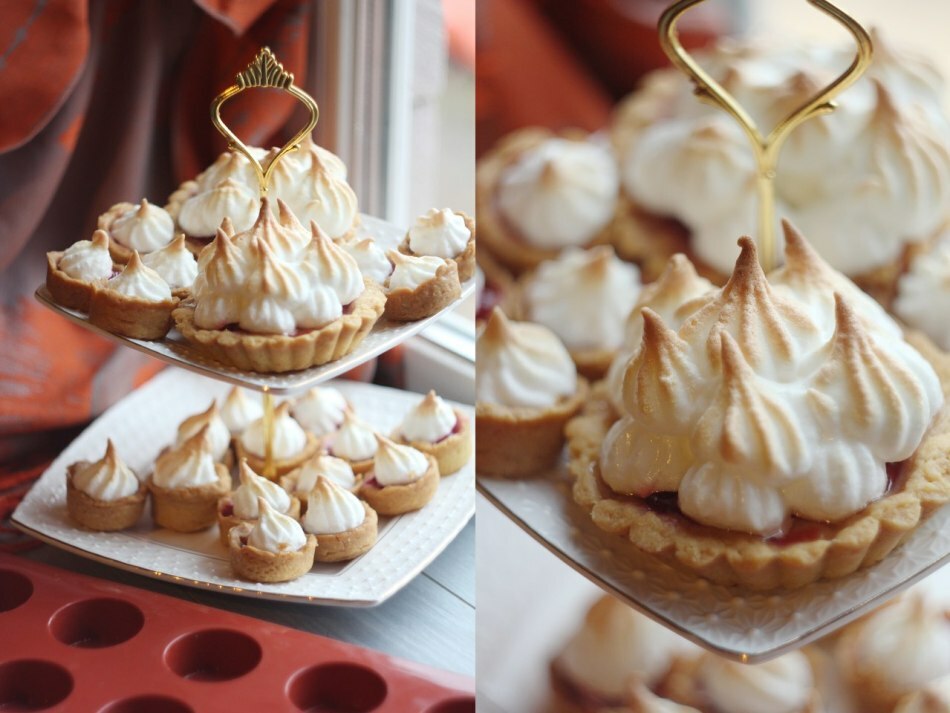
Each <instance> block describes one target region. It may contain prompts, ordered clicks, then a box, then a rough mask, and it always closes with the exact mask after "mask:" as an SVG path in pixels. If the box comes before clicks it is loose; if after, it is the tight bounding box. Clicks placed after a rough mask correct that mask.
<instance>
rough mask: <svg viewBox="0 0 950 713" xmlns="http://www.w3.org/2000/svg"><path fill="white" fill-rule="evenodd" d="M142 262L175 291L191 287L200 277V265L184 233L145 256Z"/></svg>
mask: <svg viewBox="0 0 950 713" xmlns="http://www.w3.org/2000/svg"><path fill="white" fill-rule="evenodd" d="M142 262H143V263H145V265H146V266H148V267H150V268H152V269H153V270H155V272H157V273H158V274H159V275H161V277H162V279H163V280H165V282H167V283H168V286H169V287H171V288H172V289H173V290H176V289H179V288H182V287H191V286H192V285H193V284H194V282H195V278H196V277H197V276H198V263H197V262H195V256H194V255H192V253H191V251H190V250H189V249H188V247H187V246H186V245H185V236H184V235H183V234H182V233H179V234H178V237H176V238H175V239H174V240H172V241H171V242H170V243H169V244H168V245H166V246H165V247H163V248H160V249H158V250H156V251H155V252H151V253H148V254H147V255H145V256H144V257H143V258H142Z"/></svg>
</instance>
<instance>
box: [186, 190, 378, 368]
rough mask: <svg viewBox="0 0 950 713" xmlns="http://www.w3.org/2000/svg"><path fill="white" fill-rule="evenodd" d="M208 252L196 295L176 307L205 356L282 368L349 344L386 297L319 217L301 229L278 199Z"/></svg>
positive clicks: (336, 353)
mask: <svg viewBox="0 0 950 713" xmlns="http://www.w3.org/2000/svg"><path fill="white" fill-rule="evenodd" d="M278 208H279V220H278V218H276V217H275V216H274V215H273V214H272V212H271V208H270V203H269V201H268V199H266V198H265V199H263V200H262V201H261V209H260V213H259V214H258V217H257V220H256V222H254V224H253V225H252V226H251V227H250V228H249V229H248V230H246V231H244V232H242V233H237V234H236V235H234V237H233V238H232V237H230V236H228V235H227V234H226V233H225V232H224V231H223V230H221V229H219V230H218V233H217V236H216V237H215V239H214V242H213V243H212V244H211V245H210V246H209V247H208V248H206V252H202V254H201V256H200V257H199V261H198V270H199V272H198V277H197V278H196V279H195V283H194V287H193V289H192V292H193V295H194V301H193V302H187V303H185V304H183V305H182V306H181V307H179V308H178V309H176V310H175V312H174V318H175V323H176V325H177V326H178V330H179V331H180V332H181V334H182V336H183V337H184V338H185V339H186V340H188V341H189V342H193V343H194V344H196V345H197V346H198V347H200V348H201V349H202V350H204V351H205V352H206V353H207V354H208V355H209V356H211V357H213V358H215V359H217V360H218V361H221V362H223V363H226V364H231V365H233V366H236V367H238V368H239V369H246V370H250V371H257V372H265V373H272V372H286V371H295V370H299V369H306V368H308V367H311V366H318V365H320V364H325V363H327V362H330V361H334V360H335V359H339V358H340V357H342V356H345V355H346V354H348V353H350V352H351V351H352V350H353V349H355V348H356V347H357V345H359V343H360V342H362V341H363V338H364V337H365V336H366V335H367V334H368V333H369V331H370V329H372V327H373V325H374V324H375V323H376V321H377V320H378V319H379V317H380V316H381V315H382V313H383V309H384V305H385V302H386V298H385V296H384V295H383V293H382V290H381V288H380V287H379V286H378V285H377V284H376V283H375V282H373V281H372V280H368V281H366V280H364V279H363V277H362V275H361V274H360V271H359V267H358V266H357V264H356V261H355V260H354V259H353V258H352V257H350V255H349V254H348V253H346V252H345V251H344V250H342V249H341V248H338V247H337V246H336V245H334V243H333V242H332V241H331V240H330V238H329V237H327V235H326V234H325V233H323V232H322V230H321V229H320V228H319V227H317V225H316V224H315V223H311V230H310V231H308V230H306V229H304V228H303V227H302V226H301V225H300V223H299V222H298V221H297V219H296V218H295V217H294V216H293V213H292V212H291V211H290V209H289V208H287V206H286V205H284V204H283V203H282V202H281V201H279V200H278Z"/></svg>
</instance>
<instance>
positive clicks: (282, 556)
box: [228, 523, 317, 582]
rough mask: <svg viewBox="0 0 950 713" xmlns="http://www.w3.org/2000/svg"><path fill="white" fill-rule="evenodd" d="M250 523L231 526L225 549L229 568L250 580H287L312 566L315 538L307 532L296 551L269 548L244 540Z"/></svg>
mask: <svg viewBox="0 0 950 713" xmlns="http://www.w3.org/2000/svg"><path fill="white" fill-rule="evenodd" d="M248 534H250V527H249V526H248V525H247V524H246V523H245V524H243V525H238V526H237V527H232V528H231V533H230V535H229V537H228V551H229V554H230V559H231V569H233V570H234V573H235V574H236V575H237V576H238V577H240V578H241V579H246V580H248V581H250V582H289V581H290V580H292V579H297V578H298V577H302V576H303V575H305V574H306V573H307V572H309V571H310V569H311V568H312V567H313V556H314V551H315V550H316V548H317V538H315V537H314V536H313V535H307V542H306V543H305V544H304V546H303V547H302V548H300V549H299V550H297V551H296V552H279V553H274V552H268V551H266V550H259V549H257V548H256V547H254V546H253V545H249V544H247V541H246V540H247V536H248Z"/></svg>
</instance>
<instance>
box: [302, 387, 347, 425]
mask: <svg viewBox="0 0 950 713" xmlns="http://www.w3.org/2000/svg"><path fill="white" fill-rule="evenodd" d="M349 410H350V405H349V403H347V401H346V397H344V396H343V394H341V393H340V391H339V390H337V389H334V388H332V387H329V386H325V387H314V388H312V389H310V391H308V392H307V393H306V394H304V395H303V396H302V397H301V398H299V399H297V401H295V402H294V404H293V408H292V411H293V415H294V418H296V419H297V420H298V421H299V422H300V425H301V426H303V427H304V428H305V429H307V430H308V431H309V432H310V433H312V434H314V435H315V436H325V435H327V434H329V433H333V432H334V431H336V430H337V429H338V428H340V426H341V425H342V424H343V417H344V415H345V414H346V412H347V411H349Z"/></svg>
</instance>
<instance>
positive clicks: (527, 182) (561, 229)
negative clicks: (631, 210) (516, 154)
mask: <svg viewBox="0 0 950 713" xmlns="http://www.w3.org/2000/svg"><path fill="white" fill-rule="evenodd" d="M618 187H619V180H618V177H617V167H616V164H615V162H614V159H613V156H612V155H611V153H610V151H609V150H608V149H607V148H606V147H605V146H601V145H599V144H595V143H593V142H591V141H570V140H565V139H560V138H552V139H548V140H546V141H544V142H543V143H541V144H539V145H538V146H536V147H534V148H532V149H531V150H529V151H526V152H525V153H524V155H523V156H521V157H520V159H519V160H518V161H517V162H516V163H514V164H513V165H511V166H509V167H508V168H507V170H506V171H505V172H504V173H503V174H502V176H501V179H500V181H499V186H498V207H499V209H500V211H501V213H502V215H503V216H504V217H505V219H506V220H508V221H509V222H510V223H511V225H512V226H514V227H515V229H517V231H518V232H519V234H520V235H521V236H522V237H523V238H524V239H525V241H526V242H528V243H530V244H531V245H534V246H536V247H540V248H552V249H560V248H565V247H568V246H581V245H584V244H586V243H588V242H590V240H591V239H592V238H593V237H594V236H595V235H596V234H597V233H598V232H599V231H600V230H602V229H603V228H604V226H605V225H607V223H609V222H610V219H611V217H612V216H613V212H614V206H615V203H616V198H617V191H618Z"/></svg>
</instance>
